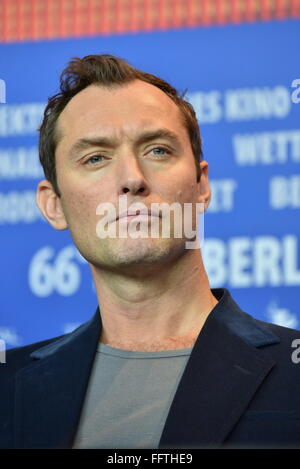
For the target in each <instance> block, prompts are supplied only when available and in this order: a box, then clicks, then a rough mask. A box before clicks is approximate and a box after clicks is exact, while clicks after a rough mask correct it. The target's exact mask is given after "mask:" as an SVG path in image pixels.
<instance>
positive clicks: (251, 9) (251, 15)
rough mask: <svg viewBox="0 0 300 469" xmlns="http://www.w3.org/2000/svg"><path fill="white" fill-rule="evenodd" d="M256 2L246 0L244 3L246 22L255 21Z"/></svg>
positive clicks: (254, 0)
mask: <svg viewBox="0 0 300 469" xmlns="http://www.w3.org/2000/svg"><path fill="white" fill-rule="evenodd" d="M255 6H256V0H247V3H246V15H245V16H246V20H247V21H255V20H256V10H255Z"/></svg>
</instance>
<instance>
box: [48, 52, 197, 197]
mask: <svg viewBox="0 0 300 469" xmlns="http://www.w3.org/2000/svg"><path fill="white" fill-rule="evenodd" d="M137 79H138V80H142V81H145V82H146V83H149V84H151V85H154V86H156V87H157V88H159V89H161V90H162V91H163V92H164V93H166V94H167V95H168V96H169V97H170V98H171V99H172V100H173V101H174V103H175V104H176V105H177V106H178V108H179V109H180V111H181V115H182V117H183V123H184V125H185V127H186V129H187V131H188V134H189V138H190V142H191V147H192V150H193V154H194V157H195V163H196V168H197V180H199V178H200V175H201V169H200V165H199V161H201V159H202V157H203V154H202V143H201V137H200V130H199V125H198V121H197V117H196V114H195V111H194V109H193V107H192V105H191V104H190V103H188V102H187V101H185V100H184V99H183V97H184V94H185V93H183V94H181V95H179V93H178V92H177V90H176V89H175V88H173V87H172V86H171V85H170V84H169V83H167V82H166V81H164V80H162V79H161V78H158V77H156V76H155V75H151V74H150V73H144V72H142V71H140V70H138V69H136V68H134V67H132V66H131V65H130V64H129V63H128V62H127V61H126V60H124V59H121V58H119V57H115V56H113V55H108V54H102V55H87V56H86V57H83V58H78V57H74V58H73V59H72V60H71V61H70V62H69V63H68V65H67V67H66V68H65V69H64V70H63V72H62V74H61V77H60V92H59V93H57V94H56V95H54V96H52V97H51V98H49V100H48V104H47V106H46V109H45V112H44V118H43V121H42V124H41V126H40V128H39V131H40V138H39V156H40V162H41V164H42V166H43V169H44V173H45V177H46V179H48V181H50V182H51V184H52V186H53V188H54V190H55V192H56V193H57V194H58V195H60V193H59V188H58V184H57V178H56V167H55V149H56V145H57V136H56V132H55V131H56V122H57V119H58V117H59V116H60V114H61V112H62V111H63V109H64V108H65V106H66V105H67V104H68V102H69V101H70V100H71V99H72V98H73V97H74V96H75V95H76V94H77V93H79V92H80V91H81V90H83V89H84V88H86V87H88V86H89V85H92V84H98V85H100V86H101V85H102V86H104V87H113V86H118V85H119V86H121V85H123V84H126V83H129V82H131V81H134V80H137Z"/></svg>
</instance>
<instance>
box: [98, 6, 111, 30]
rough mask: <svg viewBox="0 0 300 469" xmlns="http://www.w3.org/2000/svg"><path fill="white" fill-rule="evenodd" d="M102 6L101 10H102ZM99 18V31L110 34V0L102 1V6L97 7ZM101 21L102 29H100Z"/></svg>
mask: <svg viewBox="0 0 300 469" xmlns="http://www.w3.org/2000/svg"><path fill="white" fill-rule="evenodd" d="M100 5H101V8H100ZM95 9H97V18H98V24H97V26H96V28H97V31H102V32H103V33H104V34H109V32H110V16H109V15H110V11H109V10H110V8H109V0H102V2H101V4H98V5H97V7H96V8H95ZM99 19H100V24H101V27H100V28H99Z"/></svg>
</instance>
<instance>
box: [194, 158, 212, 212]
mask: <svg viewBox="0 0 300 469" xmlns="http://www.w3.org/2000/svg"><path fill="white" fill-rule="evenodd" d="M199 167H200V177H199V178H198V181H197V184H198V202H202V203H204V209H205V211H206V210H207V209H208V206H209V203H210V199H211V190H210V185H209V180H208V163H207V161H204V160H203V161H200V162H199Z"/></svg>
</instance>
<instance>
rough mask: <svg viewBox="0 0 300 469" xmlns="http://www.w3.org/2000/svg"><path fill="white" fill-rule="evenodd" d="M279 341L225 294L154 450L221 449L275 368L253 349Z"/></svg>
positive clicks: (195, 351)
mask: <svg viewBox="0 0 300 469" xmlns="http://www.w3.org/2000/svg"><path fill="white" fill-rule="evenodd" d="M223 292H224V290H221V289H216V290H214V291H213V293H214V294H215V296H218V295H219V296H221V295H222V294H223ZM278 342H279V338H278V337H277V336H275V335H274V334H272V333H271V332H270V331H269V330H268V329H266V328H263V327H261V326H259V324H258V323H257V322H256V321H255V320H254V319H253V318H252V317H251V316H249V315H248V314H246V313H244V312H242V311H241V310H240V308H239V307H238V306H237V305H236V303H235V302H234V301H233V300H232V298H231V296H230V294H229V292H227V291H226V290H225V293H224V294H223V297H222V298H221V299H220V301H219V303H218V304H217V305H216V307H215V308H214V310H213V311H212V312H211V313H210V315H209V316H208V318H207V320H206V322H205V325H204V327H203V328H202V330H201V332H200V334H199V337H198V339H197V341H196V343H195V345H194V348H193V351H192V353H191V357H190V359H189V361H188V364H187V366H186V369H185V371H184V373H183V376H182V379H181V382H180V384H179V387H178V389H177V392H176V394H175V397H174V400H173V402H172V405H171V408H170V412H169V414H168V417H167V420H166V423H165V427H164V430H163V433H162V436H161V440H160V444H159V448H172V447H173V448H180V447H181V448H192V447H213V446H218V445H220V444H221V443H222V442H223V441H224V440H225V438H226V436H227V435H228V434H229V432H230V431H231V429H232V428H233V426H234V425H235V424H236V423H237V421H238V420H239V418H240V417H241V415H242V414H243V412H244V411H245V409H246V407H247V406H248V404H249V403H250V401H251V399H252V397H253V395H254V393H255V392H256V391H257V389H258V388H259V386H260V385H261V383H262V382H263V380H264V379H265V377H266V376H267V375H268V373H269V372H270V371H271V369H272V368H273V366H274V364H275V362H274V361H273V360H271V359H266V358H263V357H262V356H261V353H260V351H259V349H258V348H256V347H260V346H262V345H269V344H272V343H278Z"/></svg>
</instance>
